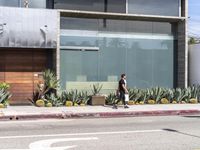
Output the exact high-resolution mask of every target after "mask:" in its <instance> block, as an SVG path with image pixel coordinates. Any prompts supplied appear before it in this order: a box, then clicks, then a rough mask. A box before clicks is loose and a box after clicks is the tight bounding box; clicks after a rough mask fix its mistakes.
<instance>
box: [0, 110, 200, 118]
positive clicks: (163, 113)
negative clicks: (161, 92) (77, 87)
mask: <svg viewBox="0 0 200 150" xmlns="http://www.w3.org/2000/svg"><path fill="white" fill-rule="evenodd" d="M196 114H200V110H159V111H129V112H128V111H127V112H92V113H71V112H70V113H69V112H62V113H50V114H23V115H4V116H0V121H2V120H35V119H69V118H70V119H71V118H115V117H145V116H180V115H196Z"/></svg>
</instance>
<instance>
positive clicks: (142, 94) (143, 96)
mask: <svg viewBox="0 0 200 150" xmlns="http://www.w3.org/2000/svg"><path fill="white" fill-rule="evenodd" d="M137 96H138V99H137V100H136V101H135V102H136V103H137V102H141V101H142V102H144V103H147V100H148V99H149V98H150V90H149V89H142V90H139V93H138V95H137Z"/></svg>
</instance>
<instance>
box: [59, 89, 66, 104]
mask: <svg viewBox="0 0 200 150" xmlns="http://www.w3.org/2000/svg"><path fill="white" fill-rule="evenodd" d="M57 96H58V97H59V99H60V101H61V103H62V104H63V105H64V104H65V102H66V100H68V93H67V91H66V90H57Z"/></svg>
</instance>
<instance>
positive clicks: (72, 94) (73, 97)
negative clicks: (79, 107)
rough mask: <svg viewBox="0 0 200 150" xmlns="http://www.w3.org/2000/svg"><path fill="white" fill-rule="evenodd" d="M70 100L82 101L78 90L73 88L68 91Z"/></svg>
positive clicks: (74, 102)
mask: <svg viewBox="0 0 200 150" xmlns="http://www.w3.org/2000/svg"><path fill="white" fill-rule="evenodd" d="M68 100H70V101H72V102H73V104H79V103H81V99H80V97H79V93H78V91H77V90H72V91H70V92H68Z"/></svg>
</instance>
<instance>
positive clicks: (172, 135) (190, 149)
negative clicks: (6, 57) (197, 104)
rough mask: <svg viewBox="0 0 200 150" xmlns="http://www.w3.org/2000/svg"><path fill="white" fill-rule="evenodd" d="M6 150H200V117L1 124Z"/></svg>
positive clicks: (0, 142) (0, 145) (0, 143)
mask: <svg viewBox="0 0 200 150" xmlns="http://www.w3.org/2000/svg"><path fill="white" fill-rule="evenodd" d="M0 149H1V150H3V149H6V150H8V149H9V150H18V149H20V150H67V149H72V150H200V116H191V117H186V116H170V117H136V118H106V119H105V118H104V119H72V120H70V119H68V120H35V121H4V122H0Z"/></svg>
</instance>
